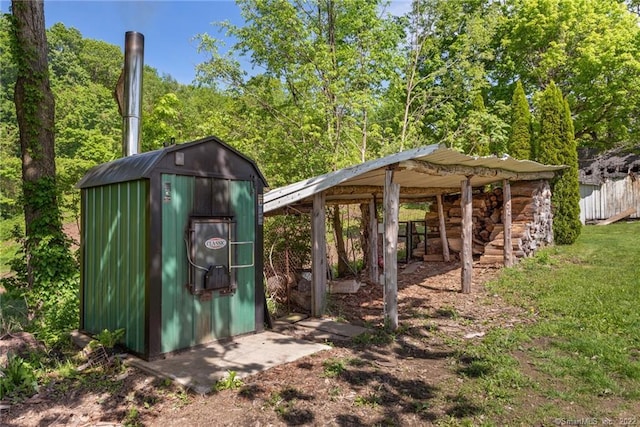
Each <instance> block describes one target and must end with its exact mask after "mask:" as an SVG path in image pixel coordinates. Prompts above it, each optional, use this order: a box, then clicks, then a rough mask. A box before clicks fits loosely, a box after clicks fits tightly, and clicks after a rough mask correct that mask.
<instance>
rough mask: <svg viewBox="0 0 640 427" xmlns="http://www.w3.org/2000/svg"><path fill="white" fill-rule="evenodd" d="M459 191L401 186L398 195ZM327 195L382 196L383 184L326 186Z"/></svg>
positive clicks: (455, 188)
mask: <svg viewBox="0 0 640 427" xmlns="http://www.w3.org/2000/svg"><path fill="white" fill-rule="evenodd" d="M458 191H460V189H459V188H457V187H442V188H441V187H402V188H401V189H400V196H402V195H412V194H413V195H419V196H422V195H426V196H435V195H436V194H447V193H457V192H458ZM325 193H326V195H327V196H345V195H350V194H357V195H361V194H372V195H373V194H375V195H376V196H382V194H383V193H384V186H381V185H380V186H378V185H338V186H335V187H331V188H328V189H327V190H326V191H325Z"/></svg>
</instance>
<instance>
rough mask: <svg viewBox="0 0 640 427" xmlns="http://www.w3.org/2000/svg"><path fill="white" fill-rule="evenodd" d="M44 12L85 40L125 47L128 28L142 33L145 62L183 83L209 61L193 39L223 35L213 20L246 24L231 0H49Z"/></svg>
mask: <svg viewBox="0 0 640 427" xmlns="http://www.w3.org/2000/svg"><path fill="white" fill-rule="evenodd" d="M9 5H10V1H8V0H2V4H1V9H2V11H3V12H8V11H9ZM44 13H45V25H46V27H47V28H49V27H51V26H52V25H53V24H55V23H57V22H61V23H63V24H64V25H65V26H67V27H73V28H76V29H77V30H78V31H80V33H81V34H82V36H83V37H84V38H90V39H96V40H102V41H105V42H107V43H111V44H114V45H116V46H120V48H121V49H123V48H124V35H125V33H126V32H127V31H138V32H140V33H142V34H143V35H144V39H145V40H144V63H145V65H148V66H151V67H153V68H155V69H156V70H158V73H159V74H161V75H162V74H169V75H171V76H172V77H173V78H174V79H176V80H177V81H178V82H180V83H184V84H189V83H191V82H192V81H193V79H194V78H195V67H196V65H197V64H199V63H202V62H204V61H205V60H206V59H207V56H206V55H205V54H198V52H197V47H198V46H197V42H196V41H194V40H192V39H193V37H194V36H196V35H197V34H201V33H209V34H210V35H212V36H213V37H216V38H222V34H221V33H219V32H218V30H217V28H216V27H214V26H213V25H212V22H214V21H215V22H218V21H225V20H229V21H231V23H233V24H242V23H243V20H242V17H241V16H240V9H239V8H238V7H237V6H236V4H235V2H233V1H228V0H208V1H193V0H170V1H158V0H156V1H149V0H129V1H121V0H114V1H103V0H102V1H94V0H45V2H44ZM230 42H231V41H228V43H230Z"/></svg>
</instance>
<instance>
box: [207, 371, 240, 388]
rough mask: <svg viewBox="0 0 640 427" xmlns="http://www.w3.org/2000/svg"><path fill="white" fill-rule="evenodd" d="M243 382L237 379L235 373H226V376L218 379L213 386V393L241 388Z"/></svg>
mask: <svg viewBox="0 0 640 427" xmlns="http://www.w3.org/2000/svg"><path fill="white" fill-rule="evenodd" d="M243 384H244V383H243V382H242V380H241V379H240V378H238V373H237V372H236V371H227V376H226V377H224V378H222V379H219V380H218V381H217V382H216V383H215V385H214V386H213V391H222V390H235V389H237V388H240V387H242V386H243Z"/></svg>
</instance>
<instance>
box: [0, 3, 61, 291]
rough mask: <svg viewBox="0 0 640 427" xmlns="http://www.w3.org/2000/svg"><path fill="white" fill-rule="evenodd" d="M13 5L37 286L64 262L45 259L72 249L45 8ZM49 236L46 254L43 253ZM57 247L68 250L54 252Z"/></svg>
mask: <svg viewBox="0 0 640 427" xmlns="http://www.w3.org/2000/svg"><path fill="white" fill-rule="evenodd" d="M11 6H12V13H13V16H14V18H15V19H14V27H13V37H14V43H13V45H12V47H13V52H12V53H13V57H14V61H15V62H16V64H17V65H18V74H17V76H18V77H17V80H16V87H15V94H14V101H15V105H16V116H17V120H18V127H19V130H20V149H21V155H22V182H23V195H24V219H25V229H26V237H27V238H26V243H25V252H26V262H27V265H26V267H27V283H28V285H29V286H32V285H33V283H34V272H35V271H36V270H37V269H38V268H39V267H41V266H44V265H50V266H55V267H53V268H52V270H51V271H56V270H57V269H58V268H59V267H58V265H57V264H59V263H60V262H61V261H63V260H62V259H45V258H46V255H45V253H47V252H48V254H49V257H50V256H51V254H52V253H55V254H56V255H59V256H61V257H64V258H66V257H67V256H69V251H68V245H67V244H66V240H65V238H64V235H63V233H62V221H61V218H60V211H59V209H58V203H57V197H56V167H55V154H54V153H55V150H54V99H53V94H52V92H51V88H50V86H49V69H48V65H47V39H46V33H45V25H44V5H43V1H42V0H26V1H21V0H13V1H12V2H11ZM45 237H46V238H47V244H46V245H47V250H40V251H39V250H38V246H39V244H40V242H41V241H42V240H43V239H44V238H45ZM56 246H58V247H62V248H63V252H57V251H56V252H53V250H54V248H55V247H56ZM43 249H44V248H43ZM40 254H41V255H40ZM49 276H51V274H49ZM54 277H55V274H54Z"/></svg>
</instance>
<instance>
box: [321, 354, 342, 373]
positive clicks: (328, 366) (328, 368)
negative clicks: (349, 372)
mask: <svg viewBox="0 0 640 427" xmlns="http://www.w3.org/2000/svg"><path fill="white" fill-rule="evenodd" d="M322 366H323V370H322V374H323V376H324V377H326V378H335V377H337V376H338V375H340V374H342V373H343V372H344V371H345V370H346V368H345V366H344V360H342V359H334V358H330V359H327V360H325V361H324V362H322Z"/></svg>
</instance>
